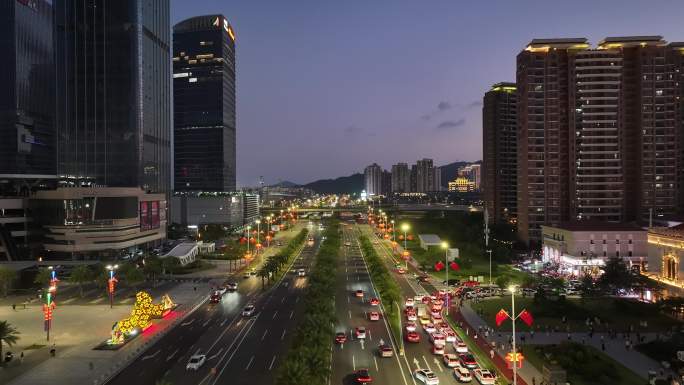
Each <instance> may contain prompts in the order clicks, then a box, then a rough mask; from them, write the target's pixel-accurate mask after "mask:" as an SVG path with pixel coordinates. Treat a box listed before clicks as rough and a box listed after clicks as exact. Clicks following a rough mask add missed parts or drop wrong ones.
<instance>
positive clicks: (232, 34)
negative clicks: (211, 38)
mask: <svg viewBox="0 0 684 385" xmlns="http://www.w3.org/2000/svg"><path fill="white" fill-rule="evenodd" d="M213 25H214V26H216V27H220V26H221V18H220V17H217V18H216V19H215V20H214V23H213ZM223 29H224V30H225V31H226V32H227V33H228V35H229V36H230V38H231V39H232V40H233V41H235V32H234V31H233V28H232V27H231V26H230V25H228V19H223Z"/></svg>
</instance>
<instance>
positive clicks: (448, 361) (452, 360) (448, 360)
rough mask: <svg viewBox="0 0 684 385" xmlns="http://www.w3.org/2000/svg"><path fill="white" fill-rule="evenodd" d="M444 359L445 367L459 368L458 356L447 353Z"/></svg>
mask: <svg viewBox="0 0 684 385" xmlns="http://www.w3.org/2000/svg"><path fill="white" fill-rule="evenodd" d="M442 358H443V360H444V365H446V366H447V367H448V368H455V367H457V366H459V364H458V356H457V355H455V354H453V353H447V354H445V355H444V357H442Z"/></svg>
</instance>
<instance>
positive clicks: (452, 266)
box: [449, 261, 461, 271]
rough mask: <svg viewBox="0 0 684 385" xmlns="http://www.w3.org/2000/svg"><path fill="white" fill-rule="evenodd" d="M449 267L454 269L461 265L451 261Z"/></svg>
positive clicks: (459, 268) (459, 267)
mask: <svg viewBox="0 0 684 385" xmlns="http://www.w3.org/2000/svg"><path fill="white" fill-rule="evenodd" d="M449 267H451V270H456V271H458V270H461V266H459V265H458V263H456V262H453V261H452V262H451V263H450V264H449Z"/></svg>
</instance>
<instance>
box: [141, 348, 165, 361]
mask: <svg viewBox="0 0 684 385" xmlns="http://www.w3.org/2000/svg"><path fill="white" fill-rule="evenodd" d="M159 353H161V350H157V351H156V352H155V353H154V354H150V355H148V356H145V357H143V358H142V361H145V360H149V359H150V358H154V357H156V356H157V354H159Z"/></svg>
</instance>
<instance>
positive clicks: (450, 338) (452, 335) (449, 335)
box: [442, 328, 456, 343]
mask: <svg viewBox="0 0 684 385" xmlns="http://www.w3.org/2000/svg"><path fill="white" fill-rule="evenodd" d="M442 334H444V335H445V336H446V342H447V343H453V342H456V332H455V331H453V330H451V329H450V328H443V329H442Z"/></svg>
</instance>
